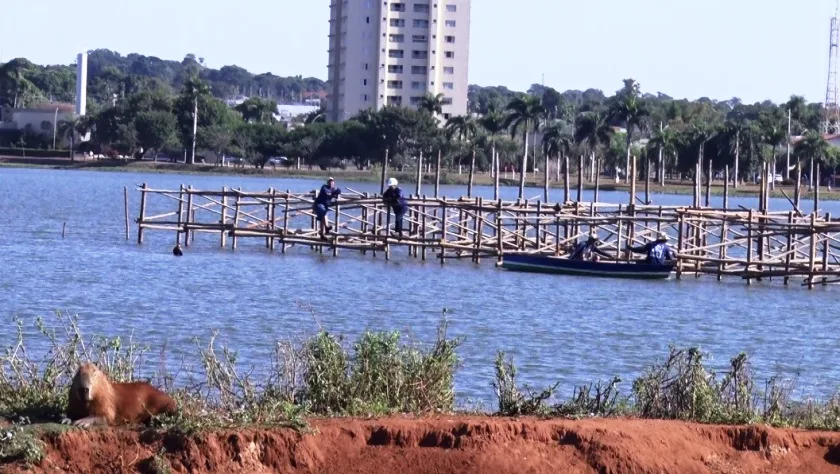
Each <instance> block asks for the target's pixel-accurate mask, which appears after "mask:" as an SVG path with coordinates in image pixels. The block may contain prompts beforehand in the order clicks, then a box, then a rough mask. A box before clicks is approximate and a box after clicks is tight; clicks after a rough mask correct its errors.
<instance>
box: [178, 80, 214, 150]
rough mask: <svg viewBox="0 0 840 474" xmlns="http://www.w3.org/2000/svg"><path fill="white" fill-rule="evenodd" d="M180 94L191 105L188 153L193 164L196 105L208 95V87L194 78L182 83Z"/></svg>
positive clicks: (196, 117)
mask: <svg viewBox="0 0 840 474" xmlns="http://www.w3.org/2000/svg"><path fill="white" fill-rule="evenodd" d="M182 94H183V95H184V96H186V97H188V98H189V100H190V101H191V102H192V104H193V114H192V115H193V133H192V150H191V153H190V164H191V165H194V164H195V144H196V137H197V136H198V103H199V101H200V100H201V99H202V98H203V97H206V96H207V95H209V94H210V87H209V86H208V85H207V83H205V82H204V81H202V80H201V79H199V78H198V77H196V76H193V77H191V78H189V79H187V82H185V83H184V90H183V92H182Z"/></svg>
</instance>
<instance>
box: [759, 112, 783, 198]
mask: <svg viewBox="0 0 840 474" xmlns="http://www.w3.org/2000/svg"><path fill="white" fill-rule="evenodd" d="M762 125H763V127H762V131H761V134H762V137H763V138H764V142H765V143H766V144H768V145H770V148H771V150H772V151H771V154H770V163H771V167H772V170H773V172H772V173H771V177H770V183H771V185H772V187H773V189H776V148H778V147H779V145H780V144H781V143H782V141H784V139H785V138H786V137H787V131H786V130H785V129H784V128H783V127H782V124H781V123H778V122H765V123H763V124H762Z"/></svg>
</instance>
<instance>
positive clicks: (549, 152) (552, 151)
mask: <svg viewBox="0 0 840 474" xmlns="http://www.w3.org/2000/svg"><path fill="white" fill-rule="evenodd" d="M574 143H575V141H574V137H572V135H571V134H570V133H569V132H568V130H567V129H566V128H565V127H564V126H563V125H560V124H554V125H551V126H549V127H548V128H546V129H545V131H544V132H543V137H542V148H543V156H545V181H544V183H543V185H544V186H545V189H544V194H545V196H544V197H545V200H546V202H547V201H548V162H549V160H550V159H551V158H552V157H554V158H558V165H557V168H558V170H559V169H560V164H559V158H560V157H561V156H564V155H565V156H568V155H569V152H570V150H571V148H572V145H574Z"/></svg>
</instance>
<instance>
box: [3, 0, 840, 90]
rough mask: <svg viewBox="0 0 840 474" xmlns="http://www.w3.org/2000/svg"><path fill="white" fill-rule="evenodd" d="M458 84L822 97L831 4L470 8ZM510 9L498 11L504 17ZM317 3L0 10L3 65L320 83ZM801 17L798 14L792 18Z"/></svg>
mask: <svg viewBox="0 0 840 474" xmlns="http://www.w3.org/2000/svg"><path fill="white" fill-rule="evenodd" d="M472 3H473V7H472V9H473V13H472V37H471V42H470V45H471V59H470V83H474V84H480V85H505V86H508V87H510V88H512V89H516V90H524V89H526V88H527V87H528V86H529V85H530V84H532V83H535V82H540V81H541V77H542V74H545V83H546V85H549V86H552V87H554V88H556V89H558V90H560V91H563V90H566V89H586V88H590V87H593V88H598V89H602V90H604V91H605V92H606V93H607V94H608V95H609V94H611V93H612V92H614V91H615V90H616V89H618V88H619V86H621V79H623V78H626V77H633V78H635V79H636V80H638V81H639V82H640V83H641V85H642V90H643V91H645V92H653V93H655V92H659V91H661V92H664V93H667V94H669V95H672V96H674V97H679V98H682V97H687V98H690V99H696V98H699V97H703V96H707V97H711V98H714V99H720V100H725V99H729V98H731V97H736V96H737V97H740V98H741V99H742V100H744V101H745V102H755V101H760V100H764V99H768V98H769V99H772V100H774V101H777V102H778V101H783V100H786V99H787V97H788V96H790V94H794V93H795V94H800V95H804V96H805V97H806V98H807V99H809V100H811V101H818V102H822V101H823V100H824V98H825V83H826V77H827V58H828V27H829V20H830V18H831V16H832V15H833V13H834V8H835V5H834V3H835V2H834V0H807V1H802V2H794V1H791V0H631V1H627V0H591V1H580V0H515V1H510V0H473V2H472ZM511 4H513V5H515V6H516V7H517V8H516V9H512V8H509V5H511ZM328 5H329V1H328V0H237V1H235V2H230V1H227V0H166V1H164V0H145V1H143V2H139V1H134V0H130V1H125V2H115V1H113V0H75V1H73V2H71V3H69V4H66V5H64V6H61V7H59V6H57V5H56V4H55V0H52V1H41V2H13V1H9V2H4V5H3V17H4V19H5V20H6V21H4V22H3V28H2V30H3V33H2V35H0V50H2V59H3V60H4V61H7V60H9V59H11V58H14V57H26V58H29V59H30V60H32V61H34V62H36V63H42V64H43V63H51V64H55V63H67V64H69V63H72V62H73V60H74V58H75V55H76V54H77V52H79V51H84V50H88V49H96V48H107V49H111V50H114V51H117V52H119V53H121V54H123V55H125V54H128V53H132V52H137V53H141V54H146V55H152V56H158V57H161V58H165V59H177V60H180V59H182V58H183V57H184V55H185V54H187V53H195V54H196V55H197V56H199V57H204V58H206V60H207V62H208V64H209V65H210V66H212V67H220V66H223V65H228V64H236V65H238V66H242V67H244V68H246V69H248V70H250V71H251V72H255V73H261V72H272V73H274V74H278V75H297V74H301V75H304V76H316V77H320V78H325V77H326V64H327V30H328V23H327V19H328V16H329V7H328ZM803 5H807V6H803Z"/></svg>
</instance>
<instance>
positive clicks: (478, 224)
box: [473, 197, 484, 263]
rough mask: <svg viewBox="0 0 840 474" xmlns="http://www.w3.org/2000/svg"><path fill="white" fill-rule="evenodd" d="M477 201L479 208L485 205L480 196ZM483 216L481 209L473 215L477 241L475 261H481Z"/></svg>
mask: <svg viewBox="0 0 840 474" xmlns="http://www.w3.org/2000/svg"><path fill="white" fill-rule="evenodd" d="M475 203H476V206H477V207H478V209H481V208H482V207H483V206H482V205H483V203H482V201H481V198H480V197H478V198H475ZM481 217H482V216H481V211H480V210H477V211H475V214H474V215H473V222H474V223H475V225H474V229H475V239H474V241H475V253H474V255H473V261H474V262H475V263H481V232H482V228H483V227H484V226H483V225H482V223H483V219H482V218H481Z"/></svg>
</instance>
